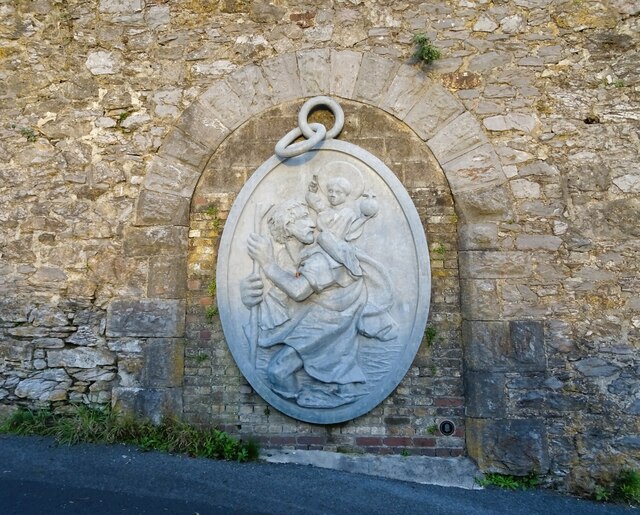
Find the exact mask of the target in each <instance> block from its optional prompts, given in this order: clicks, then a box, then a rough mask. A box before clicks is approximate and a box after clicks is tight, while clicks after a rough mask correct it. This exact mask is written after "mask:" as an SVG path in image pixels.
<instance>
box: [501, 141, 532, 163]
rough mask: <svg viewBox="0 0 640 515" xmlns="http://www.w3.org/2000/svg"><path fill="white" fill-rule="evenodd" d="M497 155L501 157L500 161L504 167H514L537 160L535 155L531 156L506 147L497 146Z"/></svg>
mask: <svg viewBox="0 0 640 515" xmlns="http://www.w3.org/2000/svg"><path fill="white" fill-rule="evenodd" d="M496 153H497V154H498V155H499V156H500V161H501V162H502V164H503V165H514V164H519V163H524V162H526V161H531V160H533V159H535V157H534V156H533V154H530V153H529V152H523V151H522V150H516V149H515V148H511V147H507V146H506V145H500V146H497V147H496Z"/></svg>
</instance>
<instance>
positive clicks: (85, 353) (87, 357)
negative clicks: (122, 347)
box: [47, 347, 116, 368]
mask: <svg viewBox="0 0 640 515" xmlns="http://www.w3.org/2000/svg"><path fill="white" fill-rule="evenodd" d="M115 362H116V356H115V354H113V353H112V352H109V351H106V350H102V349H95V348H92V347H76V348H69V349H53V350H50V351H48V352H47V363H48V365H49V367H70V368H95V367H98V366H103V365H113V364H115Z"/></svg>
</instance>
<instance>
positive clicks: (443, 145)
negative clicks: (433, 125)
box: [427, 112, 489, 165]
mask: <svg viewBox="0 0 640 515" xmlns="http://www.w3.org/2000/svg"><path fill="white" fill-rule="evenodd" d="M488 141H489V140H488V139H487V136H486V135H485V133H484V132H483V130H482V127H480V124H479V123H478V120H476V118H475V117H474V116H473V115H472V114H471V113H469V112H465V113H463V114H461V115H460V116H458V117H457V118H455V119H454V120H453V121H452V122H451V123H449V124H447V125H445V126H444V127H442V128H441V129H440V130H439V131H438V133H437V134H436V135H435V136H434V137H433V138H431V139H430V140H429V141H427V144H428V145H429V148H430V149H431V152H433V155H434V156H435V158H436V159H437V160H438V162H439V163H440V164H441V165H443V164H445V163H448V162H449V161H451V160H452V159H455V158H457V157H460V156H461V155H463V154H466V153H467V152H470V151H471V150H473V149H475V148H478V147H479V146H481V145H484V144H486V143H488Z"/></svg>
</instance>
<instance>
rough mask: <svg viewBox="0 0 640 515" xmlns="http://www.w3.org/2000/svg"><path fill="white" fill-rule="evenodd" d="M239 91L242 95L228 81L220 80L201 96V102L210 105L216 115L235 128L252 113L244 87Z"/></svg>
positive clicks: (226, 125) (225, 123) (226, 124)
mask: <svg viewBox="0 0 640 515" xmlns="http://www.w3.org/2000/svg"><path fill="white" fill-rule="evenodd" d="M239 92H240V95H238V94H236V92H235V91H233V88H232V86H230V85H229V84H228V83H227V82H226V81H218V82H216V83H215V84H214V85H213V86H211V87H210V88H209V89H207V90H206V91H205V92H204V93H203V94H202V95H201V96H200V102H202V103H203V104H204V105H205V106H210V107H211V109H212V110H213V112H214V114H215V117H216V118H217V119H218V120H220V121H221V122H222V123H223V124H224V125H225V127H227V128H229V129H231V130H233V129H235V128H236V127H238V125H240V124H241V123H242V122H244V121H245V120H246V119H247V118H248V117H249V115H250V113H249V106H248V104H247V102H246V100H247V99H245V98H244V97H243V96H242V89H241V90H240V91H239Z"/></svg>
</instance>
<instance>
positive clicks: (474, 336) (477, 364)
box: [462, 321, 509, 372]
mask: <svg viewBox="0 0 640 515" xmlns="http://www.w3.org/2000/svg"><path fill="white" fill-rule="evenodd" d="M462 340H463V342H464V348H465V353H464V359H465V366H466V367H467V369H468V370H475V371H487V372H495V371H499V370H505V369H506V367H505V366H504V361H505V357H506V356H507V355H508V354H509V326H508V324H507V323H506V322H502V321H464V322H463V323H462Z"/></svg>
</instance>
